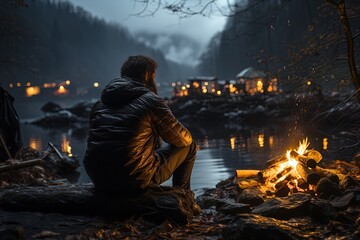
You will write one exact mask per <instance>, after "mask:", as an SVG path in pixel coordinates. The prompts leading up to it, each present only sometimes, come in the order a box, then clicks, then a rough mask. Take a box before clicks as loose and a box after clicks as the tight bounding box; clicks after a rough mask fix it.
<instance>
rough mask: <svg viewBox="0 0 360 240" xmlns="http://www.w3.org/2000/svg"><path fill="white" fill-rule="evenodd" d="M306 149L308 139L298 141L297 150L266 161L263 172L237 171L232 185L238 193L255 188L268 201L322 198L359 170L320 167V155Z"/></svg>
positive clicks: (341, 163)
mask: <svg viewBox="0 0 360 240" xmlns="http://www.w3.org/2000/svg"><path fill="white" fill-rule="evenodd" d="M309 145H310V143H309V142H308V139H307V138H306V139H304V140H303V141H300V142H299V146H298V148H297V149H294V150H288V151H287V152H286V154H283V155H281V156H278V157H275V158H273V159H270V160H268V161H267V162H266V167H267V168H266V169H264V170H236V177H235V182H236V183H237V184H238V185H239V187H240V188H241V189H244V188H249V187H258V188H259V189H260V190H261V192H262V193H264V195H266V196H267V197H272V196H274V195H275V196H277V197H285V196H288V195H289V194H292V193H298V192H305V193H310V194H311V195H314V196H315V195H321V194H322V195H323V197H326V196H324V195H329V193H328V192H329V191H330V192H331V191H333V190H334V189H337V188H336V186H338V185H339V183H340V182H341V181H343V180H344V179H345V178H346V177H347V174H348V173H351V172H352V171H354V170H355V171H358V170H359V168H358V167H357V166H355V165H353V164H350V163H347V162H344V161H336V163H335V165H336V167H335V168H324V167H321V166H320V164H321V160H322V155H321V153H320V152H318V151H317V150H314V149H308V147H309ZM324 165H325V164H324ZM333 165H334V164H333ZM353 180H354V181H355V179H353ZM347 181H348V179H347ZM323 191H325V193H324V192H323Z"/></svg>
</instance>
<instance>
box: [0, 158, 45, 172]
mask: <svg viewBox="0 0 360 240" xmlns="http://www.w3.org/2000/svg"><path fill="white" fill-rule="evenodd" d="M43 162H44V160H42V159H41V158H36V159H32V160H27V161H22V162H16V163H14V164H2V165H0V173H2V172H6V171H10V170H16V169H20V168H26V167H32V166H35V165H39V164H41V163H43Z"/></svg>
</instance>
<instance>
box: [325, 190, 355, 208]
mask: <svg viewBox="0 0 360 240" xmlns="http://www.w3.org/2000/svg"><path fill="white" fill-rule="evenodd" d="M354 198H355V195H354V193H353V192H348V193H347V194H345V195H343V196H340V197H336V198H334V199H332V200H331V201H330V204H331V205H333V206H334V207H335V208H337V209H339V210H345V209H347V208H348V207H349V205H350V204H351V203H352V201H353V200H354Z"/></svg>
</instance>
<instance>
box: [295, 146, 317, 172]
mask: <svg viewBox="0 0 360 240" xmlns="http://www.w3.org/2000/svg"><path fill="white" fill-rule="evenodd" d="M290 157H292V158H293V159H295V160H296V161H298V162H300V163H302V164H304V165H305V166H307V167H308V168H315V167H316V165H317V162H316V160H315V159H312V158H309V157H307V156H304V155H300V154H299V153H297V152H296V151H294V150H293V151H291V152H290Z"/></svg>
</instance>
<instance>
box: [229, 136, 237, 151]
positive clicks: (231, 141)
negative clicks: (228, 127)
mask: <svg viewBox="0 0 360 240" xmlns="http://www.w3.org/2000/svg"><path fill="white" fill-rule="evenodd" d="M235 140H236V138H235V137H231V138H230V147H231V150H232V151H234V150H235Z"/></svg>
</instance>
